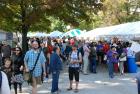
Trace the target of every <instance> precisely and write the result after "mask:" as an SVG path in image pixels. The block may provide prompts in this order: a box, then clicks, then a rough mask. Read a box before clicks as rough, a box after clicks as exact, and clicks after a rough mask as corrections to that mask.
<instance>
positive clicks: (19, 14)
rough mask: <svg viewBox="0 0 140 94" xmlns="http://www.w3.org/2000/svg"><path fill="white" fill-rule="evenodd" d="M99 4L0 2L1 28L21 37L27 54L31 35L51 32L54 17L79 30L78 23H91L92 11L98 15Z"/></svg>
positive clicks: (89, 0) (77, 0) (81, 0)
mask: <svg viewBox="0 0 140 94" xmlns="http://www.w3.org/2000/svg"><path fill="white" fill-rule="evenodd" d="M96 1H97V0H1V1H0V28H1V29H4V30H6V31H20V32H21V33H22V48H23V50H24V52H25V51H26V50H27V32H28V31H39V30H42V31H46V30H47V31H49V30H50V26H51V22H52V21H51V20H50V19H49V17H54V18H55V19H58V20H60V21H63V22H65V24H69V23H71V24H72V25H73V26H78V25H79V22H78V20H85V21H90V20H91V19H90V17H89V14H88V13H89V11H90V12H94V13H97V11H98V10H100V9H101V7H102V4H101V3H98V2H96Z"/></svg>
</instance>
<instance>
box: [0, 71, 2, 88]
mask: <svg viewBox="0 0 140 94" xmlns="http://www.w3.org/2000/svg"><path fill="white" fill-rule="evenodd" d="M1 85H2V73H1V71H0V88H1Z"/></svg>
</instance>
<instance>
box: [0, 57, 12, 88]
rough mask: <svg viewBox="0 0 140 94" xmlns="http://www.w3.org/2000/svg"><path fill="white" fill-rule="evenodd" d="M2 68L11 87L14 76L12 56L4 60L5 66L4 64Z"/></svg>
mask: <svg viewBox="0 0 140 94" xmlns="http://www.w3.org/2000/svg"><path fill="white" fill-rule="evenodd" d="M1 70H2V71H3V72H5V74H6V75H7V78H8V82H9V86H10V88H11V77H12V71H13V70H12V60H11V59H10V58H6V59H5V61H4V66H2V68H1Z"/></svg>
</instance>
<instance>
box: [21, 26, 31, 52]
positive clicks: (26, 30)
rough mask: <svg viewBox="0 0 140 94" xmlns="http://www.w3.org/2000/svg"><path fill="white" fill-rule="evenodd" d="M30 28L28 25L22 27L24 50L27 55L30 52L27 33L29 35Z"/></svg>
mask: <svg viewBox="0 0 140 94" xmlns="http://www.w3.org/2000/svg"><path fill="white" fill-rule="evenodd" d="M28 30H29V27H28V26H26V25H22V50H23V54H25V53H26V51H27V50H28V40H27V33H28Z"/></svg>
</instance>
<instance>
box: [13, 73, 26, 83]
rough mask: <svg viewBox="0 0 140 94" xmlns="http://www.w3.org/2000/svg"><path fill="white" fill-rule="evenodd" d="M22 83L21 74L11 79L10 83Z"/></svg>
mask: <svg viewBox="0 0 140 94" xmlns="http://www.w3.org/2000/svg"><path fill="white" fill-rule="evenodd" d="M23 82H24V79H23V75H22V74H16V75H14V76H12V78H11V83H23Z"/></svg>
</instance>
